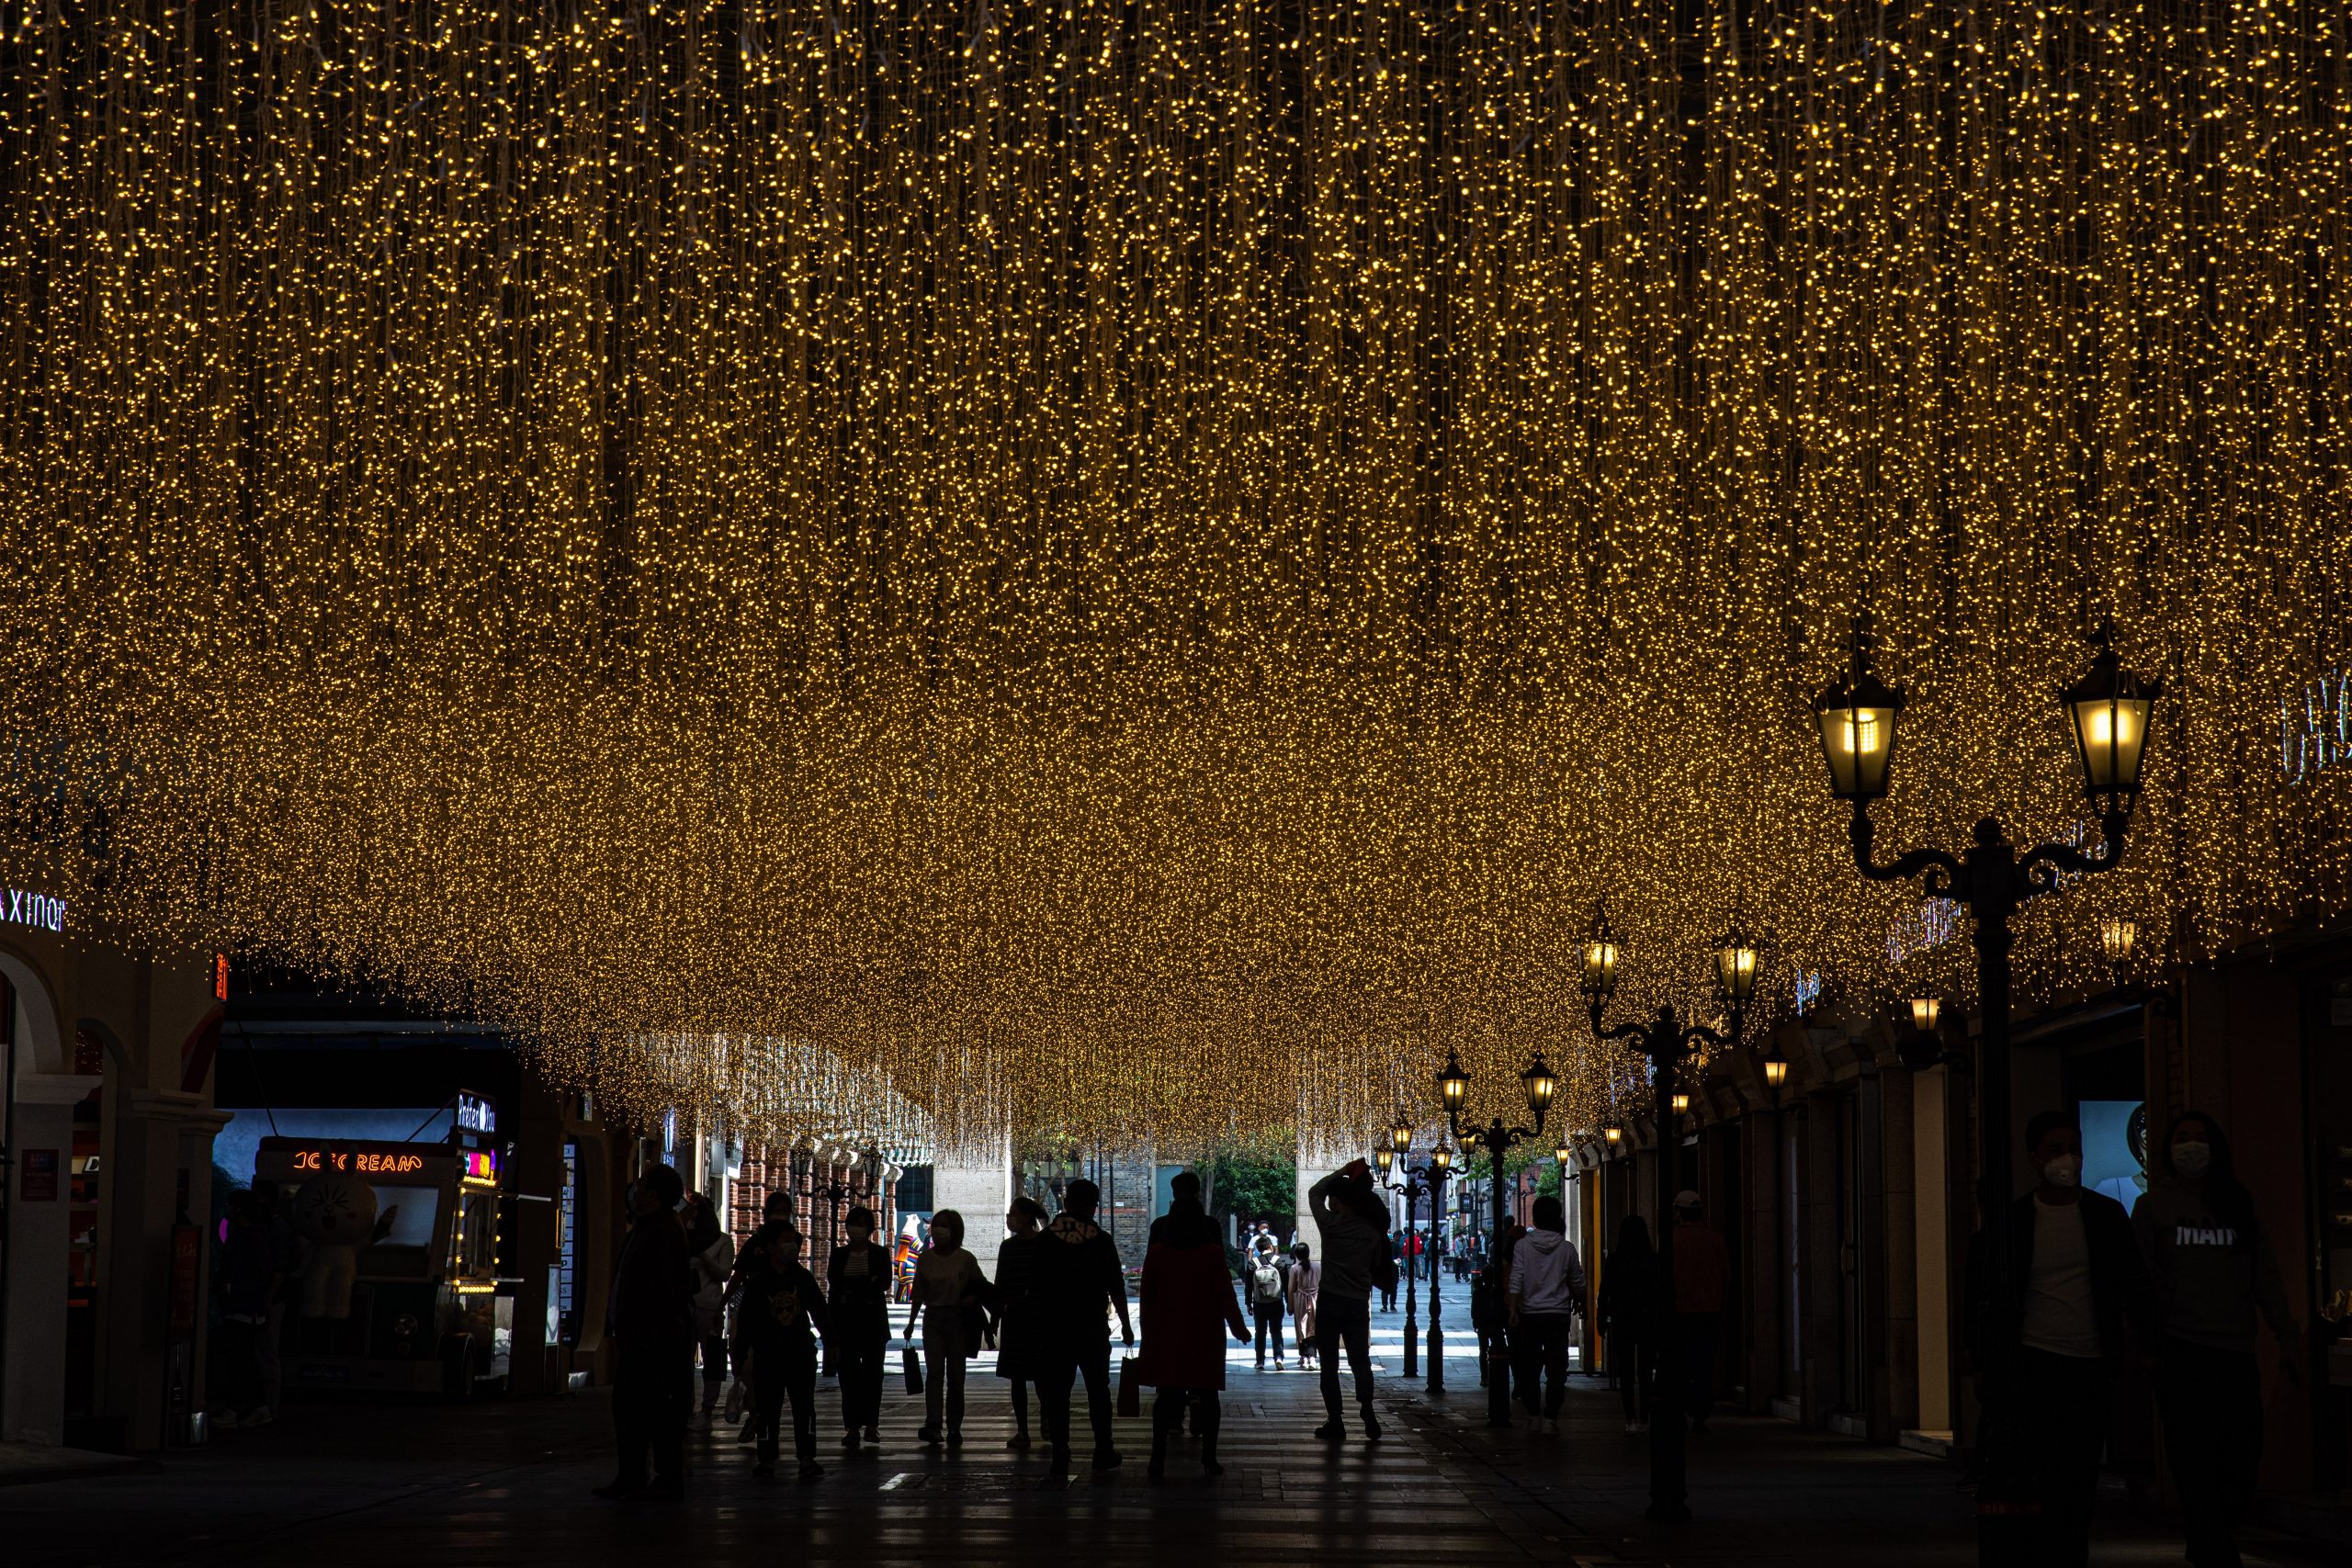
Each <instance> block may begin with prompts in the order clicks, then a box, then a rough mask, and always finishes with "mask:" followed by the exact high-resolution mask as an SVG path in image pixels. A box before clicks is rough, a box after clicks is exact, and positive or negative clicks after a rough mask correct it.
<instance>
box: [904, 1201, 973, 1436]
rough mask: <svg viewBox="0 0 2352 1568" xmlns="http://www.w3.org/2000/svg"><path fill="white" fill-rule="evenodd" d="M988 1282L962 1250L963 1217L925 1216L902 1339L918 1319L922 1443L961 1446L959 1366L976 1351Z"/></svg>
mask: <svg viewBox="0 0 2352 1568" xmlns="http://www.w3.org/2000/svg"><path fill="white" fill-rule="evenodd" d="M987 1294H988V1280H986V1279H985V1278H983V1277H982V1275H981V1273H980V1265H979V1262H978V1259H977V1258H973V1256H972V1255H971V1254H970V1253H968V1252H967V1251H965V1250H964V1216H963V1215H962V1214H960V1213H956V1211H955V1210H953V1209H942V1210H940V1211H939V1213H935V1214H933V1215H932V1217H931V1245H930V1246H929V1247H925V1248H923V1254H922V1260H921V1261H919V1262H918V1263H916V1265H915V1287H914V1291H913V1304H912V1305H911V1306H910V1308H909V1309H908V1312H907V1337H909V1338H912V1337H914V1331H915V1319H916V1317H917V1315H918V1314H920V1315H921V1317H922V1357H923V1371H924V1372H925V1373H926V1374H927V1375H928V1377H929V1380H930V1381H929V1382H926V1383H925V1384H924V1385H923V1416H924V1420H923V1424H922V1430H921V1431H919V1432H917V1433H916V1434H915V1436H916V1437H917V1438H920V1439H921V1440H922V1441H923V1442H926V1443H936V1442H938V1441H940V1440H941V1438H943V1437H944V1438H945V1440H946V1442H947V1446H948V1447H950V1448H957V1447H960V1446H961V1445H962V1444H963V1441H964V1371H965V1366H964V1363H965V1361H966V1360H967V1359H968V1358H970V1357H971V1356H972V1355H974V1354H975V1353H977V1351H978V1348H979V1337H980V1336H979V1328H980V1313H981V1310H982V1303H983V1302H984V1300H985V1298H986V1296H987Z"/></svg>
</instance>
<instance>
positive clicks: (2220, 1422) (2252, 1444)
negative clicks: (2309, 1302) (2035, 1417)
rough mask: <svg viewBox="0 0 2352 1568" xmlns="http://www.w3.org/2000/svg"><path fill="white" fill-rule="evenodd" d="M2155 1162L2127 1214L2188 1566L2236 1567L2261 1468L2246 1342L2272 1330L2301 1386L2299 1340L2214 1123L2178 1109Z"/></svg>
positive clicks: (2258, 1398)
mask: <svg viewBox="0 0 2352 1568" xmlns="http://www.w3.org/2000/svg"><path fill="white" fill-rule="evenodd" d="M2162 1155H2163V1169H2164V1171H2165V1179H2164V1180H2162V1181H2160V1182H2158V1183H2157V1184H2156V1186H2155V1187H2154V1188H2153V1189H2151V1190H2149V1191H2148V1192H2147V1193H2145V1194H2144V1195H2143V1196H2142V1198H2141V1199H2140V1201H2139V1202H2137V1203H2136V1204H2134V1205H2133V1206H2132V1209H2131V1228H2132V1229H2133V1230H2134V1231H2135V1232H2137V1233H2138V1235H2139V1238H2140V1247H2141V1250H2142V1252H2143V1254H2144V1255H2145V1256H2146V1258H2147V1260H2148V1271H2149V1274H2150V1276H2151V1281H2152V1283H2153V1286H2154V1305H2155V1322H2156V1404H2157V1407H2158V1408H2159V1409H2160V1410H2161V1411H2162V1412H2163V1414H2164V1423H2165V1456H2166V1458H2167V1459H2168V1460H2169V1461H2170V1463H2171V1466H2172V1477H2173V1484H2174V1486H2175V1487H2176V1488H2177V1490H2178V1491H2179V1493H2180V1512H2181V1522H2182V1525H2183V1527H2184V1533H2185V1534H2186V1535H2187V1537H2188V1541H2187V1545H2188V1561H2189V1562H2191V1563H2193V1564H2195V1565H2196V1568H2237V1564H2238V1562H2240V1558H2239V1556H2238V1547H2237V1532H2238V1526H2239V1524H2240V1523H2241V1522H2243V1521H2244V1519H2245V1512H2246V1508H2247V1506H2248V1505H2249V1504H2251V1503H2252V1502H2253V1501H2254V1486H2255V1477H2256V1472H2258V1471H2259V1470H2260V1468H2261V1465H2262V1370H2261V1367H2260V1365H2259V1364H2258V1363H2257V1362H2256V1360H2255V1334H2256V1329H2257V1327H2259V1326H2261V1325H2267V1326H2268V1327H2269V1329H2270V1333H2271V1336H2272V1337H2273V1338H2275V1339H2276V1340H2277V1342H2278V1363H2279V1368H2280V1371H2281V1372H2282V1373H2283V1375H2284V1376H2286V1377H2287V1378H2288V1379H2289V1380H2290V1381H2300V1380H2301V1376H2302V1353H2301V1340H2300V1336H2301V1330H2300V1329H2299V1328H2298V1327H2297V1325H2296V1323H2295V1316H2294V1314H2293V1313H2292V1312H2291V1311H2290V1310H2289V1308H2288V1305H2287V1290H2286V1286H2285V1285H2284V1284H2282V1283H2281V1282H2280V1280H2279V1277H2278V1256H2277V1254H2276V1253H2274V1252H2273V1251H2272V1250H2271V1247H2270V1237H2269V1236H2268V1235H2267V1233H2266V1232H2265V1231H2264V1229H2263V1226H2262V1222H2261V1220H2260V1219H2259V1218H2258V1217H2257V1216H2256V1213H2255V1212H2254V1199H2253V1197H2252V1195H2251V1194H2249V1193H2248V1192H2247V1191H2246V1190H2245V1187H2244V1186H2243V1185H2242V1184H2240V1182H2239V1181H2238V1179H2237V1173H2236V1171H2235V1169H2234V1168H2233V1164H2232V1161H2231V1158H2230V1141H2229V1139H2228V1138H2227V1137H2226V1136H2224V1135H2223V1134H2222V1128H2221V1124H2220V1123H2219V1122H2215V1121H2214V1120H2213V1119H2212V1118H2211V1116H2208V1115H2206V1114H2205V1113H2204V1112H2203V1111H2184V1112H2182V1113H2181V1115H2180V1116H2179V1117H2177V1119H2175V1121H2174V1122H2173V1124H2172V1135H2171V1136H2170V1137H2168V1138H2166V1139H2165V1142H2164V1145H2162Z"/></svg>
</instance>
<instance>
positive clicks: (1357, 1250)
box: [1306, 1159, 1388, 1442]
mask: <svg viewBox="0 0 2352 1568" xmlns="http://www.w3.org/2000/svg"><path fill="white" fill-rule="evenodd" d="M1306 1206H1307V1210H1308V1212H1309V1213H1312V1214H1314V1216H1315V1223H1316V1224H1317V1226H1318V1227H1319V1228H1320V1229H1321V1230H1322V1233H1323V1274H1322V1281H1321V1283H1320V1285H1319V1286H1318V1287H1317V1291H1316V1300H1315V1353H1316V1357H1317V1359H1319V1360H1320V1361H1321V1362H1322V1363H1323V1408H1324V1412H1325V1414H1326V1415H1327V1416H1329V1420H1327V1421H1325V1422H1324V1423H1323V1425H1321V1426H1320V1427H1316V1428H1315V1435H1316V1436H1317V1437H1318V1438H1323V1439H1324V1440H1325V1441H1326V1442H1336V1441H1338V1440H1339V1439H1340V1438H1345V1437H1346V1436H1347V1435H1348V1429H1347V1427H1346V1426H1345V1425H1344V1424H1343V1423H1342V1422H1341V1421H1340V1348H1342V1347H1345V1348H1346V1350H1347V1354H1348V1365H1349V1366H1350V1368H1351V1369H1352V1370H1353V1371H1354V1372H1355V1375H1356V1404H1357V1407H1358V1408H1359V1409H1360V1410H1361V1411H1362V1412H1363V1435H1364V1436H1365V1437H1366V1438H1377V1437H1379V1436H1380V1422H1379V1420H1378V1419H1377V1418H1376V1417H1375V1416H1374V1415H1373V1412H1372V1286H1373V1277H1374V1264H1375V1262H1376V1261H1377V1260H1378V1259H1381V1258H1386V1257H1387V1256H1388V1209H1387V1206H1386V1205H1385V1204H1384V1203H1382V1202H1381V1201H1380V1199H1379V1196H1378V1195H1377V1194H1376V1193H1374V1191H1373V1189H1372V1168H1371V1167H1369V1166H1367V1165H1365V1164H1364V1162H1363V1161H1362V1160H1360V1159H1355V1160H1350V1161H1349V1162H1348V1163H1347V1164H1346V1165H1344V1166H1342V1167H1340V1168H1339V1169H1338V1170H1335V1171H1333V1172H1332V1173H1331V1174H1330V1175H1329V1176H1327V1177H1325V1178H1324V1179H1322V1180H1320V1181H1318V1182H1317V1183H1316V1184H1315V1185H1314V1186H1312V1187H1310V1188H1308V1189H1307V1190H1306Z"/></svg>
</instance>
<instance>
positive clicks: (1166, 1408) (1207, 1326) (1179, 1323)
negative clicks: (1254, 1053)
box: [1136, 1170, 1250, 1480]
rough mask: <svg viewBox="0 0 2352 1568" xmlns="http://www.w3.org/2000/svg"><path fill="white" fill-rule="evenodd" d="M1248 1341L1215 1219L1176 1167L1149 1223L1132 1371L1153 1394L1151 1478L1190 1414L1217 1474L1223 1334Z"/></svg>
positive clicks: (1197, 1185) (1195, 1180)
mask: <svg viewBox="0 0 2352 1568" xmlns="http://www.w3.org/2000/svg"><path fill="white" fill-rule="evenodd" d="M1221 1327H1229V1328H1231V1329H1232V1330H1233V1337H1235V1338H1236V1339H1238V1340H1239V1341H1241V1343H1243V1344H1244V1345H1247V1344H1248V1343H1250V1328H1249V1325H1248V1324H1246V1323H1244V1322H1243V1321H1242V1317H1241V1307H1240V1303H1238V1302H1236V1301H1235V1300H1234V1299H1233V1281H1232V1280H1231V1279H1230V1278H1228V1277H1227V1274H1226V1271H1225V1243H1224V1242H1223V1241H1221V1240H1219V1239H1218V1237H1217V1234H1216V1221H1214V1220H1212V1219H1210V1218H1209V1217H1208V1214H1207V1213H1206V1212H1205V1211H1204V1210H1203V1209H1202V1207H1201V1179H1200V1178H1199V1177H1198V1176H1196V1175H1194V1174H1193V1172H1191V1171H1189V1170H1180V1171H1178V1172H1177V1173H1176V1178H1175V1179H1174V1180H1173V1181H1172V1182H1170V1198H1169V1203H1168V1213H1165V1214H1163V1215H1161V1216H1160V1217H1159V1219H1157V1220H1154V1221H1153V1222H1152V1224H1151V1245H1150V1248H1149V1250H1148V1251H1147V1252H1146V1253H1145V1254H1144V1260H1143V1351H1142V1354H1141V1355H1139V1356H1138V1357H1136V1378H1137V1380H1138V1381H1139V1382H1142V1383H1143V1385H1144V1386H1145V1387H1147V1388H1156V1389H1158V1390H1159V1398H1158V1399H1156V1400H1154V1401H1153V1402H1152V1406H1151V1467H1150V1473H1151V1476H1152V1479H1154V1480H1158V1479H1159V1476H1160V1474H1161V1473H1162V1472H1164V1471H1166V1469H1167V1468H1168V1442H1169V1439H1170V1438H1172V1437H1174V1436H1175V1435H1176V1432H1177V1430H1178V1428H1180V1427H1182V1426H1183V1424H1184V1415H1185V1411H1186V1410H1187V1408H1190V1409H1192V1410H1193V1412H1194V1420H1195V1422H1196V1425H1197V1428H1198V1430H1199V1432H1200V1435H1201V1468H1202V1469H1203V1470H1204V1471H1206V1472H1208V1473H1209V1474H1211V1475H1222V1474H1223V1473H1225V1467H1224V1466H1223V1465H1220V1464H1219V1463H1217V1461H1216V1437H1217V1429H1218V1427H1219V1426H1220V1425H1221V1424H1222V1421H1223V1418H1224V1413H1223V1411H1222V1409H1221V1407H1220V1406H1219V1404H1218V1401H1217V1395H1218V1393H1221V1392H1223V1390H1224V1388H1225V1336H1224V1335H1223V1334H1221V1333H1219V1332H1218V1330H1219V1329H1220V1328H1221Z"/></svg>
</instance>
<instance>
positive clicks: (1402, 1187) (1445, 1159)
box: [1372, 1116, 1453, 1393]
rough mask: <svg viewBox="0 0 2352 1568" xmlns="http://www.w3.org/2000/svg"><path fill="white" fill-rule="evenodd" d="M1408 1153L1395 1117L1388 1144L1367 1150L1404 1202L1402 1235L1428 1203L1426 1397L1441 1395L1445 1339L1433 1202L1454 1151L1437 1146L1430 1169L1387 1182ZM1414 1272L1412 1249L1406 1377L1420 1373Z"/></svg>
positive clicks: (1405, 1131) (1408, 1126) (1403, 1128)
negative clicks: (1417, 1206)
mask: <svg viewBox="0 0 2352 1568" xmlns="http://www.w3.org/2000/svg"><path fill="white" fill-rule="evenodd" d="M1412 1149H1413V1124H1412V1123H1411V1122H1408V1121H1406V1120H1405V1119H1404V1118H1403V1117H1401V1116H1400V1117H1398V1118H1397V1125H1396V1126H1394V1127H1392V1128H1390V1129H1389V1134H1388V1141H1387V1142H1386V1143H1385V1144H1382V1145H1380V1146H1379V1147H1378V1148H1376V1149H1374V1150H1373V1151H1372V1157H1373V1162H1374V1164H1376V1165H1377V1166H1379V1167H1380V1185H1381V1186H1382V1187H1384V1188H1385V1189H1387V1190H1389V1191H1391V1192H1394V1193H1397V1195H1398V1196H1400V1197H1402V1198H1403V1199H1404V1200H1405V1235H1406V1236H1407V1237H1408V1239H1409V1238H1410V1237H1411V1235H1412V1234H1413V1205H1414V1204H1416V1203H1418V1202H1419V1201H1421V1200H1422V1199H1423V1198H1427V1199H1428V1200H1429V1201H1430V1244H1429V1246H1427V1247H1424V1248H1423V1249H1422V1250H1423V1251H1424V1252H1426V1253H1427V1254H1428V1255H1429V1258H1430V1382H1429V1389H1430V1393H1444V1392H1445V1335H1444V1331H1443V1330H1442V1329H1441V1328H1440V1327H1439V1326H1438V1318H1439V1315H1440V1313H1441V1310H1442V1303H1440V1302H1439V1300H1438V1293H1437V1225H1438V1201H1439V1197H1440V1194H1441V1192H1442V1190H1443V1188H1444V1186H1445V1173H1446V1169H1447V1168H1448V1167H1449V1166H1451V1165H1452V1164H1453V1150H1451V1149H1449V1148H1447V1147H1446V1146H1445V1145H1444V1144H1443V1143H1442V1142H1441V1143H1440V1144H1439V1145H1438V1146H1437V1147H1436V1148H1434V1149H1431V1150H1430V1161H1429V1164H1428V1165H1426V1166H1424V1167H1422V1168H1420V1169H1419V1170H1408V1171H1407V1172H1406V1173H1405V1179H1404V1180H1402V1181H1391V1180H1389V1179H1388V1172H1389V1168H1390V1167H1392V1166H1393V1165H1395V1164H1396V1162H1397V1160H1398V1159H1399V1158H1401V1157H1403V1156H1406V1155H1408V1154H1410V1153H1411V1152H1412ZM1419 1277H1420V1276H1419V1271H1418V1270H1417V1269H1415V1267H1414V1258H1413V1256H1412V1248H1411V1247H1407V1248H1406V1249H1405V1375H1406V1376H1407V1377H1408V1378H1409V1377H1413V1376H1415V1375H1417V1373H1418V1372H1419V1368H1418V1367H1417V1366H1416V1365H1415V1363H1414V1350H1415V1340H1416V1339H1417V1338H1418V1337H1419V1333H1420V1325H1419V1323H1417V1322H1416V1321H1415V1314H1414V1293H1415V1281H1416V1280H1419Z"/></svg>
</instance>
